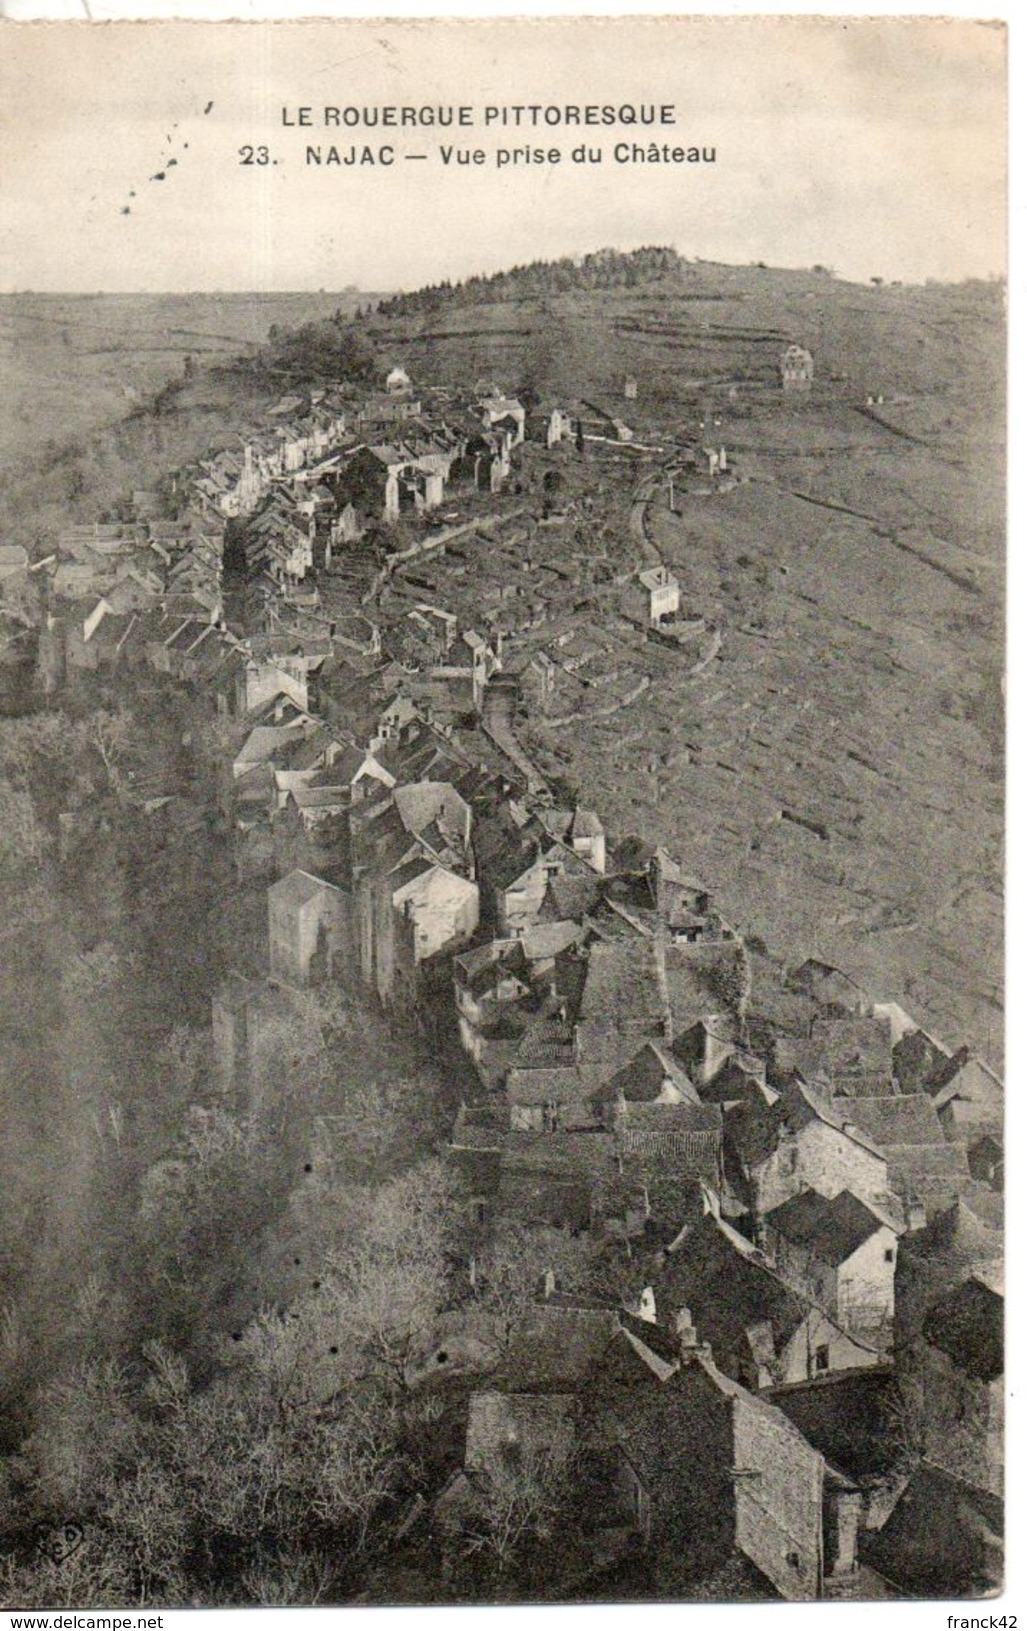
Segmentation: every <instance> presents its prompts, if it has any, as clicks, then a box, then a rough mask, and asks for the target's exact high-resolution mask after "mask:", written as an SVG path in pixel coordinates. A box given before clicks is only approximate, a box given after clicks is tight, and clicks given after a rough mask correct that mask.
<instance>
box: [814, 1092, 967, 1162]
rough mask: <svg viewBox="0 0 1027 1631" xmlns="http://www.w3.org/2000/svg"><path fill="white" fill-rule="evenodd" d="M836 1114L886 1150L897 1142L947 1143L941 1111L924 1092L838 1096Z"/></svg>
mask: <svg viewBox="0 0 1027 1631" xmlns="http://www.w3.org/2000/svg"><path fill="white" fill-rule="evenodd" d="M833 1109H834V1113H835V1116H836V1117H838V1118H840V1120H841V1121H842V1122H843V1123H844V1122H846V1121H850V1122H853V1123H854V1124H855V1125H856V1126H857V1127H858V1128H860V1129H861V1131H862V1132H863V1133H865V1134H866V1136H867V1137H868V1138H870V1139H872V1140H873V1142H874V1144H876V1145H877V1146H878V1148H880V1149H882V1150H884V1151H885V1152H887V1151H888V1149H889V1148H890V1147H891V1146H892V1145H895V1144H908V1145H917V1144H944V1143H945V1131H944V1128H943V1127H942V1125H941V1122H940V1121H939V1120H938V1114H937V1111H936V1110H935V1108H934V1105H933V1104H932V1103H931V1101H930V1099H929V1098H927V1097H926V1095H925V1094H923V1093H904V1094H898V1093H896V1094H889V1095H885V1096H884V1097H866V1098H864V1097H862V1096H861V1097H858V1098H848V1097H844V1096H842V1095H840V1094H839V1095H836V1096H835V1098H834V1101H833Z"/></svg>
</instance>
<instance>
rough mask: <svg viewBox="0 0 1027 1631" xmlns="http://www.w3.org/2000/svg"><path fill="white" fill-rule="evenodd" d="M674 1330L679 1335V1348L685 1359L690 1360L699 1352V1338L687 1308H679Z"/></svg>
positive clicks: (675, 1316) (675, 1317)
mask: <svg viewBox="0 0 1027 1631" xmlns="http://www.w3.org/2000/svg"><path fill="white" fill-rule="evenodd" d="M674 1330H675V1332H676V1334H677V1339H678V1346H679V1347H680V1349H681V1356H682V1358H683V1359H688V1358H690V1357H691V1356H692V1355H693V1354H695V1353H697V1352H698V1350H699V1336H698V1333H697V1331H696V1329H695V1326H694V1325H693V1324H692V1315H691V1313H690V1312H689V1310H688V1309H687V1308H679V1309H678V1311H677V1313H676V1314H675V1315H674Z"/></svg>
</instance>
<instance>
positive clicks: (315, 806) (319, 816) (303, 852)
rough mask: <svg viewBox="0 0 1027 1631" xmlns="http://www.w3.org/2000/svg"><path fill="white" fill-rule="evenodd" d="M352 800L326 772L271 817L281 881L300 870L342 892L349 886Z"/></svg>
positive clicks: (297, 789)
mask: <svg viewBox="0 0 1027 1631" xmlns="http://www.w3.org/2000/svg"><path fill="white" fill-rule="evenodd" d="M350 801H351V794H350V789H349V788H348V787H342V786H338V785H337V784H336V783H335V780H334V777H333V775H332V772H331V771H330V770H325V771H321V772H319V773H318V774H317V775H316V776H315V777H314V778H313V780H312V781H310V782H309V783H307V785H306V786H302V787H295V788H293V789H292V790H291V791H290V792H289V793H287V794H286V796H285V802H284V803H283V804H282V805H281V806H280V808H279V809H277V810H275V811H274V813H273V815H272V836H273V839H274V855H275V870H276V871H277V873H278V875H279V877H284V876H285V874H286V873H287V872H292V871H294V870H296V869H297V868H298V869H299V870H300V871H303V872H310V873H313V875H314V876H315V877H317V878H324V879H325V881H326V882H327V883H333V884H337V885H338V886H339V887H340V888H348V887H349V885H350V883H351V881H352V874H351V859H350V833H349V812H350Z"/></svg>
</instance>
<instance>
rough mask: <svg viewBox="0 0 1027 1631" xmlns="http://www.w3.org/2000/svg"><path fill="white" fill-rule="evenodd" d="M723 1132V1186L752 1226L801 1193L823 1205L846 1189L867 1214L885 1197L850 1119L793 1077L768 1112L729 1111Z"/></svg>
mask: <svg viewBox="0 0 1027 1631" xmlns="http://www.w3.org/2000/svg"><path fill="white" fill-rule="evenodd" d="M852 1102H853V1103H855V1104H865V1103H867V1102H868V1101H867V1100H864V1099H859V1100H853V1101H852ZM724 1133H725V1165H726V1170H727V1174H728V1178H729V1181H732V1182H733V1183H734V1184H735V1186H736V1187H737V1189H738V1192H739V1194H741V1195H742V1196H744V1198H745V1200H746V1203H747V1204H748V1206H749V1207H750V1209H751V1211H752V1213H753V1216H754V1218H755V1219H757V1220H760V1219H762V1218H763V1217H764V1216H765V1215H766V1214H767V1213H768V1212H771V1211H773V1209H774V1207H776V1206H780V1205H782V1204H783V1203H784V1202H785V1201H787V1200H790V1199H791V1197H792V1196H793V1195H798V1194H800V1193H801V1192H802V1191H803V1190H805V1189H816V1190H817V1191H818V1193H820V1194H821V1195H824V1196H826V1197H827V1199H829V1200H830V1199H831V1198H832V1197H833V1196H835V1195H838V1194H840V1192H841V1191H842V1190H843V1189H847V1190H849V1191H850V1193H852V1194H853V1195H855V1196H856V1197H857V1198H858V1199H859V1200H862V1201H864V1202H865V1203H866V1204H867V1205H869V1206H871V1207H873V1206H875V1204H878V1203H879V1202H881V1201H882V1200H883V1199H884V1197H886V1196H887V1194H888V1192H889V1176H888V1162H887V1159H886V1157H885V1155H884V1153H883V1151H882V1150H880V1149H879V1148H878V1147H877V1145H876V1144H875V1143H874V1142H873V1140H872V1139H871V1138H870V1137H869V1136H868V1135H867V1134H866V1133H865V1132H864V1131H862V1130H861V1128H860V1126H859V1125H857V1124H856V1122H855V1121H854V1120H851V1119H849V1118H848V1117H847V1116H846V1115H845V1114H844V1113H843V1112H840V1111H839V1110H838V1109H837V1107H835V1106H834V1105H832V1104H831V1103H830V1102H829V1101H827V1100H825V1099H824V1098H822V1097H821V1096H819V1095H816V1094H814V1093H813V1091H812V1090H811V1089H810V1088H809V1087H808V1086H807V1085H806V1084H805V1083H804V1082H802V1081H801V1080H799V1079H798V1078H795V1079H793V1080H792V1081H791V1082H789V1083H788V1084H787V1085H786V1086H785V1088H784V1090H783V1091H782V1093H781V1096H780V1098H779V1099H778V1100H777V1101H776V1103H774V1104H773V1105H766V1106H761V1105H759V1104H758V1103H753V1104H748V1105H740V1106H739V1107H738V1108H737V1109H735V1108H733V1109H731V1110H729V1111H728V1112H727V1114H726V1116H725V1128H724Z"/></svg>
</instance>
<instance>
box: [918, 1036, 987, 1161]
mask: <svg viewBox="0 0 1027 1631" xmlns="http://www.w3.org/2000/svg"><path fill="white" fill-rule="evenodd" d="M929 1091H930V1095H931V1098H932V1100H933V1103H934V1108H935V1110H936V1111H937V1112H938V1119H939V1120H940V1122H941V1124H942V1127H943V1128H944V1129H945V1133H946V1136H947V1137H948V1138H950V1139H958V1138H965V1137H966V1136H967V1134H968V1133H970V1132H976V1131H979V1130H985V1129H986V1130H987V1131H989V1132H995V1131H997V1130H998V1129H999V1128H1001V1126H1002V1118H1003V1107H1004V1099H1005V1091H1004V1088H1003V1086H1002V1082H1001V1081H1000V1080H999V1078H998V1076H996V1074H995V1072H994V1071H993V1070H991V1069H989V1067H988V1066H987V1065H986V1064H985V1063H984V1061H983V1059H977V1058H975V1057H974V1056H973V1055H972V1054H971V1053H970V1050H969V1048H960V1049H959V1050H958V1052H957V1053H954V1054H953V1055H952V1058H951V1059H950V1060H948V1061H947V1063H946V1064H945V1065H944V1066H943V1067H942V1069H941V1070H940V1072H938V1074H937V1075H935V1076H934V1077H933V1078H932V1080H931V1082H930V1085H929Z"/></svg>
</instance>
